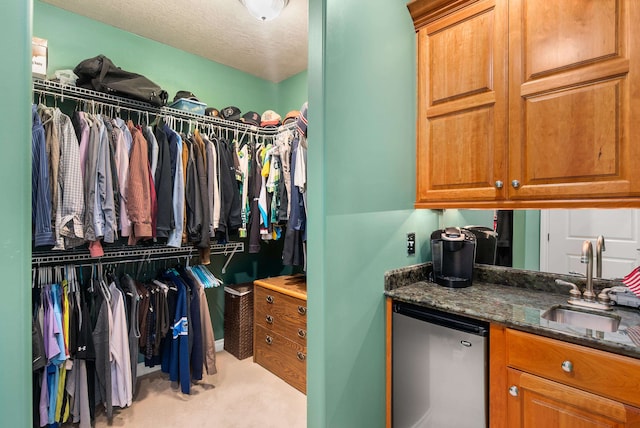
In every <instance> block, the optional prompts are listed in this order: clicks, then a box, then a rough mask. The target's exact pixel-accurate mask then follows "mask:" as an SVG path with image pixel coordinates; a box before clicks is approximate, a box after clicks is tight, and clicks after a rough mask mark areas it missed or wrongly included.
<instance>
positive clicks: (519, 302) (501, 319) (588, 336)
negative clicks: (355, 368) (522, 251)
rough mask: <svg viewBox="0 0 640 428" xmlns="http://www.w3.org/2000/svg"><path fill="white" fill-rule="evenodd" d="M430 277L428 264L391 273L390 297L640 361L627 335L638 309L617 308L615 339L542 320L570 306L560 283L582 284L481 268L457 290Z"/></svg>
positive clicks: (637, 320)
mask: <svg viewBox="0 0 640 428" xmlns="http://www.w3.org/2000/svg"><path fill="white" fill-rule="evenodd" d="M430 271H431V265H430V263H425V264H421V265H414V266H408V267H405V268H401V269H395V270H392V271H389V272H387V273H386V274H385V295H386V296H388V297H391V298H392V299H394V300H399V301H403V302H409V303H414V304H417V305H421V306H426V307H430V308H435V309H439V310H443V311H447V312H450V313H455V314H460V315H465V316H468V317H471V318H476V319H480V320H485V321H489V322H492V323H499V324H503V325H505V326H506V327H510V328H514V329H518V330H523V331H528V332H531V333H535V334H539V335H542V336H547V337H552V338H556V339H560V340H564V341H566V342H572V343H576V344H579V345H584V346H589V347H592V348H597V349H602V350H605V351H609V352H614V353H617V354H622V355H628V356H631V357H634V358H640V343H634V342H633V341H632V340H631V338H630V337H629V335H628V334H627V328H629V327H632V326H638V328H639V329H640V311H639V310H638V309H630V308H623V307H615V309H614V310H613V313H615V314H616V315H618V316H620V318H621V321H620V326H619V328H618V331H617V332H615V333H609V332H599V331H593V330H587V329H584V328H582V329H580V328H577V327H573V326H570V325H566V324H561V323H557V322H553V321H548V320H546V319H544V318H542V317H541V315H542V314H543V313H544V312H545V311H546V310H547V309H549V308H550V307H551V306H554V305H559V304H566V303H567V299H568V297H569V288H568V287H566V288H565V287H561V286H558V285H556V284H555V282H554V280H555V279H556V278H559V279H564V280H566V281H572V282H575V283H577V284H578V285H579V286H580V287H581V288H582V287H583V284H581V282H582V281H583V280H582V279H580V278H577V277H572V276H568V275H556V274H548V273H544V272H533V271H525V270H517V269H509V268H503V267H497V266H480V265H476V269H475V270H474V280H473V285H472V286H471V287H467V288H457V289H454V288H447V287H443V286H440V285H438V284H435V283H432V282H429V280H428V277H429V273H430ZM608 285H611V283H610V282H608V281H602V280H598V281H595V282H594V288H595V289H599V288H602V287H604V286H608Z"/></svg>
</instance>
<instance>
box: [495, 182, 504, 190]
mask: <svg viewBox="0 0 640 428" xmlns="http://www.w3.org/2000/svg"><path fill="white" fill-rule="evenodd" d="M502 186H504V183H503V182H502V181H500V180H496V189H502Z"/></svg>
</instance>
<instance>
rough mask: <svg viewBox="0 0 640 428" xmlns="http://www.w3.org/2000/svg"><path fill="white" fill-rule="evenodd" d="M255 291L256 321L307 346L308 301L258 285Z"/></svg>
mask: <svg viewBox="0 0 640 428" xmlns="http://www.w3.org/2000/svg"><path fill="white" fill-rule="evenodd" d="M254 292H255V296H254V297H255V301H254V304H255V317H254V322H255V323H256V324H258V325H261V326H263V327H265V328H266V329H268V330H270V331H272V332H274V333H277V334H281V335H283V336H285V337H286V338H288V339H290V340H293V341H295V342H297V343H299V344H300V345H302V346H306V344H307V339H306V337H307V302H306V301H304V300H301V299H297V298H295V297H292V296H288V295H286V294H282V293H279V292H277V291H274V290H269V289H265V288H262V287H256V288H255V291H254Z"/></svg>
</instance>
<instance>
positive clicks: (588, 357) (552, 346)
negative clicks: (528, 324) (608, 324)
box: [506, 329, 640, 407]
mask: <svg viewBox="0 0 640 428" xmlns="http://www.w3.org/2000/svg"><path fill="white" fill-rule="evenodd" d="M506 339H507V365H508V366H509V367H512V368H515V369H518V370H521V371H524V372H527V373H532V374H535V375H538V376H541V377H544V378H547V379H551V380H553V381H556V382H560V383H563V384H565V385H570V386H574V387H577V388H580V389H582V390H585V391H589V392H592V393H594V394H598V395H601V396H604V397H608V398H612V399H614V400H618V401H621V402H623V403H627V404H630V405H632V406H636V407H640V395H639V394H638V391H639V389H638V388H639V387H638V385H640V360H636V359H635V358H631V357H625V356H622V355H617V354H612V353H609V352H605V351H600V350H597V349H592V348H588V347H585V346H580V345H576V344H573V343H567V342H562V341H560V340H555V339H550V338H548V337H542V336H537V335H535V334H529V333H524V332H521V331H517V330H511V329H507V331H506Z"/></svg>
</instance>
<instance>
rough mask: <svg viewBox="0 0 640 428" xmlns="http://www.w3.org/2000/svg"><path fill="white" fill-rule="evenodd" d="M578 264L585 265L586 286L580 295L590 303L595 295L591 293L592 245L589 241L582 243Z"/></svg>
mask: <svg viewBox="0 0 640 428" xmlns="http://www.w3.org/2000/svg"><path fill="white" fill-rule="evenodd" d="M580 263H586V264H587V285H586V287H585V289H584V292H583V293H582V298H583V299H585V300H587V301H590V302H592V301H594V300H595V299H596V294H595V293H594V292H593V245H592V244H591V241H589V240H586V241H584V242H583V243H582V254H581V256H580Z"/></svg>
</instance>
